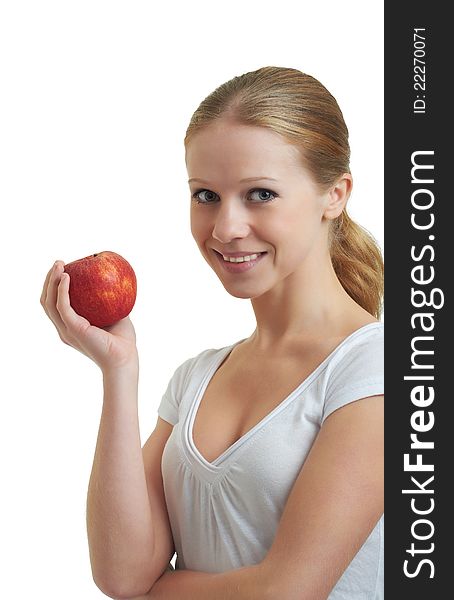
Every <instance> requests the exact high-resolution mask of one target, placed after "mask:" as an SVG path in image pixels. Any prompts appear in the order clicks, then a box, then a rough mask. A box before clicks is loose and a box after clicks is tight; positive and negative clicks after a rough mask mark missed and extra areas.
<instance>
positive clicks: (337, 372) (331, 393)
mask: <svg viewBox="0 0 454 600" xmlns="http://www.w3.org/2000/svg"><path fill="white" fill-rule="evenodd" d="M383 341H384V338H383V329H378V330H375V331H373V334H372V335H369V336H368V337H367V338H365V339H362V340H361V339H360V340H359V341H358V343H356V344H355V345H354V346H352V347H350V348H347V349H346V351H345V353H343V355H342V356H341V358H340V360H338V361H337V363H336V365H335V366H334V368H333V370H332V372H331V373H330V376H329V380H328V384H327V387H326V395H325V403H324V409H323V415H322V423H323V421H324V420H325V419H326V418H327V417H328V416H329V415H330V414H331V413H332V412H334V411H335V410H336V409H338V408H340V407H341V406H344V405H345V404H349V403H350V402H354V401H355V400H360V399H361V398H367V397H368V396H376V395H381V394H383V393H384V376H383V370H384V364H383V363H384V356H383V353H384V343H383Z"/></svg>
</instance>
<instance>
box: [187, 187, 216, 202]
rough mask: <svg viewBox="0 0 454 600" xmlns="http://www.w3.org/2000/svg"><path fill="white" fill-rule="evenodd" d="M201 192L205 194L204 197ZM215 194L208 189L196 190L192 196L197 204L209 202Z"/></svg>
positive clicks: (213, 198)
mask: <svg viewBox="0 0 454 600" xmlns="http://www.w3.org/2000/svg"><path fill="white" fill-rule="evenodd" d="M201 194H205V197H203V196H201ZM216 196H217V194H215V193H214V192H210V190H197V191H196V192H194V193H193V194H192V197H193V198H194V199H195V201H196V202H198V203H199V204H211V203H212V202H213V200H215V198H216Z"/></svg>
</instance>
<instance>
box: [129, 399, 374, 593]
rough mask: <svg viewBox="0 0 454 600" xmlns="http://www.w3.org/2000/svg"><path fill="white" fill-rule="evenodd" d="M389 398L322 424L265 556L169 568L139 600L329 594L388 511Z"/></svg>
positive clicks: (359, 404)
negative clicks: (247, 563) (231, 564)
mask: <svg viewBox="0 0 454 600" xmlns="http://www.w3.org/2000/svg"><path fill="white" fill-rule="evenodd" d="M383 438H384V434H383V396H372V397H369V398H363V399H362V400H360V401H356V402H351V403H350V404H347V405H345V406H343V407H341V408H339V409H337V410H336V411H334V412H333V413H332V414H331V415H330V416H329V417H328V418H327V419H326V421H325V422H324V424H323V425H322V427H321V429H320V432H319V434H318V436H317V438H316V440H315V442H314V444H313V446H312V448H311V451H310V453H309V455H308V457H307V459H306V461H305V463H304V466H303V468H302V469H301V472H300V474H299V476H298V478H297V480H296V482H295V484H294V486H293V489H292V492H291V493H290V495H289V498H288V500H287V504H286V507H285V510H284V512H283V514H282V517H281V521H280V524H279V527H278V530H277V532H276V536H275V539H274V541H273V544H272V546H271V548H270V550H269V551H268V553H267V555H266V557H265V558H264V560H263V561H262V562H261V563H260V564H258V565H255V566H253V567H245V568H243V569H237V570H233V571H227V572H225V573H219V574H208V573H199V572H195V571H176V572H166V573H165V574H164V575H163V576H162V577H161V578H160V579H159V580H158V581H157V582H156V583H155V584H154V585H153V587H152V589H151V590H150V592H149V593H148V595H146V596H143V597H141V598H140V600H195V599H197V600H230V599H232V600H233V599H235V600H243V599H244V600H254V599H257V600H259V599H260V600H267V599H268V598H269V599H273V600H276V598H279V600H325V599H326V598H327V597H328V596H329V594H330V592H331V590H332V588H333V587H334V585H335V584H336V582H337V581H338V579H339V578H340V576H341V575H342V573H343V572H344V571H345V569H346V568H347V566H348V565H349V563H350V562H351V560H352V559H353V557H354V556H355V554H356V553H357V552H358V550H359V549H360V548H361V546H362V545H363V543H364V542H365V540H366V539H367V537H368V536H369V534H370V532H371V531H372V529H373V528H374V526H375V525H376V523H377V521H378V520H379V518H380V516H381V514H382V512H383V455H384V449H383V445H384V444H383V442H384V439H383Z"/></svg>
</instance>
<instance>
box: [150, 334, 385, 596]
mask: <svg viewBox="0 0 454 600" xmlns="http://www.w3.org/2000/svg"><path fill="white" fill-rule="evenodd" d="M242 341H243V340H241V341H240V342H236V343H235V344H232V345H230V346H226V347H224V348H216V349H214V348H212V349H208V350H205V351H203V352H201V353H200V354H198V355H197V356H194V357H192V358H189V359H188V360H186V361H185V362H183V363H182V364H181V365H180V366H179V367H178V368H177V369H176V371H175V372H174V374H173V376H172V378H171V379H170V381H169V384H168V387H167V390H166V392H165V394H164V396H163V397H162V400H161V403H160V405H159V408H158V414H159V416H160V417H161V418H162V419H164V420H166V421H168V422H169V423H171V424H172V425H173V426H174V427H173V430H172V433H171V435H170V437H169V440H168V441H167V444H166V446H165V448H164V452H163V457H162V475H163V482H164V492H165V499H166V504H167V509H168V513H169V519H170V524H171V528H172V534H173V539H174V542H175V549H176V553H177V561H176V568H177V569H190V570H196V571H204V572H212V573H220V572H224V571H228V570H231V569H237V568H240V567H244V566H249V565H253V564H257V563H259V562H260V561H262V560H263V559H264V557H265V555H266V553H267V551H268V550H269V548H270V546H271V544H272V542H273V539H274V536H275V533H276V530H277V528H278V525H279V520H280V517H281V514H282V512H283V510H284V507H285V504H286V501H287V498H288V495H289V493H290V491H291V489H292V486H293V484H294V482H295V480H296V478H297V477H298V474H299V472H300V470H301V467H302V466H303V463H304V461H305V459H306V457H307V455H308V453H309V450H310V449H311V446H312V444H313V442H314V440H315V438H316V436H317V433H318V432H319V430H320V427H321V425H322V423H323V421H324V420H325V419H326V418H327V416H328V415H330V414H331V413H332V412H333V411H334V410H336V409H338V408H340V407H341V406H343V405H345V404H348V403H349V402H353V401H355V400H359V399H361V398H365V397H367V396H373V395H378V394H383V341H384V326H383V324H382V323H380V322H374V323H369V324H367V325H365V326H363V327H361V328H360V329H358V330H356V331H355V332H353V333H352V334H351V335H349V336H348V337H347V338H346V339H345V340H343V342H341V344H339V346H337V348H335V349H334V350H333V352H331V354H329V356H327V358H326V359H325V360H324V361H323V362H322V363H321V364H320V365H319V366H318V367H317V368H316V369H315V370H314V371H313V372H312V373H311V374H310V375H309V376H308V377H307V378H306V379H305V380H304V381H303V382H302V383H300V384H299V385H298V387H297V388H296V389H295V390H294V391H293V392H292V393H291V394H289V395H288V396H287V397H286V398H285V399H284V400H283V401H282V402H281V403H280V404H279V405H278V406H277V407H276V408H275V409H274V410H272V411H271V412H270V413H269V414H268V415H267V416H266V417H264V418H263V419H262V420H261V421H260V422H259V423H258V424H257V425H256V426H255V427H253V428H252V429H251V430H249V431H248V432H247V433H245V434H244V435H243V436H242V437H241V438H240V439H239V440H238V441H236V442H235V443H234V444H232V446H230V447H229V448H227V450H226V451H225V452H223V453H222V454H221V455H220V456H219V457H218V458H217V459H216V460H214V461H213V462H211V463H210V462H208V461H207V460H206V459H205V458H204V457H203V456H202V455H201V454H200V452H199V451H198V450H197V448H196V446H195V444H194V441H193V438H192V428H193V424H194V420H195V415H196V413H197V409H198V406H199V403H200V401H201V399H202V396H203V394H204V391H205V389H206V388H207V386H208V383H209V381H210V379H211V377H212V376H213V375H214V373H215V371H216V370H217V368H218V367H219V366H220V364H221V363H222V362H223V360H224V359H225V358H226V357H227V355H228V354H229V353H230V352H231V351H232V349H233V348H234V346H236V345H237V344H239V343H241V342H242ZM383 519H384V518H383V515H382V516H381V518H380V519H379V521H378V522H377V524H376V525H375V527H374V529H373V531H372V532H371V534H370V535H369V537H368V538H367V540H366V541H365V542H364V544H363V546H362V547H361V548H360V550H359V551H358V553H357V554H356V556H355V557H354V558H353V560H352V561H351V563H350V564H349V566H348V567H347V569H346V570H345V572H344V573H343V575H342V576H341V578H340V579H339V581H338V582H337V583H336V585H335V587H334V588H333V590H332V591H331V594H330V595H329V600H382V598H383V593H384V592H383V541H384V539H383V535H384V532H383V525H384V520H383Z"/></svg>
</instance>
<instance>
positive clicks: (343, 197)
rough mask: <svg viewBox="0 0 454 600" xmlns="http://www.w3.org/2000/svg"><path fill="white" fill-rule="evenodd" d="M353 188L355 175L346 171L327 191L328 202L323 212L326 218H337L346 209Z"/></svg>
mask: <svg viewBox="0 0 454 600" xmlns="http://www.w3.org/2000/svg"><path fill="white" fill-rule="evenodd" d="M352 188H353V177H352V176H351V174H350V173H344V174H343V175H342V176H341V177H340V178H339V179H338V180H337V182H336V183H335V184H334V186H333V187H332V188H330V189H329V190H328V192H327V194H326V195H327V204H326V206H325V210H324V212H323V216H324V218H325V219H328V220H332V219H336V218H337V217H338V216H339V215H340V214H341V213H342V211H343V210H344V208H345V206H346V204H347V201H348V198H349V196H350V194H351V192H352Z"/></svg>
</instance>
